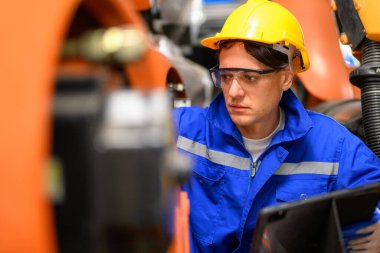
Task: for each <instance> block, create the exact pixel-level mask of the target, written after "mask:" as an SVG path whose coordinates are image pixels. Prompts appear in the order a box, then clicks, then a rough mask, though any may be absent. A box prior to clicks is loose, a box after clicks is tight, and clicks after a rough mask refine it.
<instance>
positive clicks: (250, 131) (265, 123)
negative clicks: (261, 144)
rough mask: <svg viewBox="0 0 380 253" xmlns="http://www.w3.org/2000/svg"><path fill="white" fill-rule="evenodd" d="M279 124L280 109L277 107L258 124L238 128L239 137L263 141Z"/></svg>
mask: <svg viewBox="0 0 380 253" xmlns="http://www.w3.org/2000/svg"><path fill="white" fill-rule="evenodd" d="M279 122H280V108H279V107H278V108H277V109H276V110H275V112H274V113H272V114H270V116H269V117H268V118H266V119H264V120H261V121H260V122H257V123H255V124H254V125H250V126H240V127H238V129H239V131H240V133H241V135H242V136H243V137H245V138H248V139H256V140H259V139H263V138H265V137H267V136H268V135H270V134H271V133H272V132H273V131H274V130H275V129H276V128H277V126H278V124H279Z"/></svg>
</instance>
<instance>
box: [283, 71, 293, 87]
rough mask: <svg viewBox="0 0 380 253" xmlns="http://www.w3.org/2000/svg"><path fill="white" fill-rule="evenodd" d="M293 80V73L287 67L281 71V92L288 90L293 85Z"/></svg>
mask: <svg viewBox="0 0 380 253" xmlns="http://www.w3.org/2000/svg"><path fill="white" fill-rule="evenodd" d="M293 79H294V73H293V71H291V70H290V69H289V67H286V68H285V69H283V70H282V79H281V81H282V83H281V85H282V90H283V91H286V90H288V89H289V88H290V87H291V86H292V84H293Z"/></svg>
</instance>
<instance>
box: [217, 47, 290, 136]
mask: <svg viewBox="0 0 380 253" xmlns="http://www.w3.org/2000/svg"><path fill="white" fill-rule="evenodd" d="M219 68H244V69H259V70H263V69H270V68H269V67H268V66H266V65H264V64H263V63H261V62H259V61H258V60H256V59H255V58H254V57H253V56H251V55H250V54H248V53H247V52H246V50H245V49H244V44H243V43H240V42H238V43H235V44H233V45H232V46H231V47H228V48H223V49H222V50H221V52H220V55H219ZM292 78H293V74H292V72H291V71H289V70H288V69H285V70H280V71H276V72H273V73H270V74H265V75H261V76H260V77H259V78H257V80H255V82H254V84H253V85H244V83H243V82H241V83H239V78H233V80H232V81H231V82H230V84H229V85H222V91H223V95H224V98H225V101H226V106H227V109H228V112H229V114H230V117H231V119H232V121H233V122H234V123H235V124H236V126H237V127H238V129H239V130H240V132H241V133H242V135H243V136H245V137H248V138H256V139H257V138H262V137H265V136H266V134H267V133H263V135H264V136H260V135H261V134H260V133H261V132H263V131H262V129H264V130H265V129H266V127H269V128H273V126H274V125H275V126H277V124H278V117H279V109H278V108H279V107H278V106H279V102H280V99H281V96H282V93H283V91H285V90H287V89H289V88H290V86H291V84H292ZM270 130H274V128H273V129H270ZM269 133H270V132H269ZM269 133H268V134H269Z"/></svg>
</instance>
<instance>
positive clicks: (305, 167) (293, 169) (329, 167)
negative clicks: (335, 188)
mask: <svg viewBox="0 0 380 253" xmlns="http://www.w3.org/2000/svg"><path fill="white" fill-rule="evenodd" d="M338 169H339V164H338V163H329V162H300V163H283V164H281V166H280V168H278V170H277V171H276V172H275V173H274V174H275V175H295V174H320V175H337V174H338Z"/></svg>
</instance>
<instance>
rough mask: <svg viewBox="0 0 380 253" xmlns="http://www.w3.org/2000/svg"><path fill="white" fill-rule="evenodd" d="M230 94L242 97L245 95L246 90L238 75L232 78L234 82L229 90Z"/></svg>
mask: <svg viewBox="0 0 380 253" xmlns="http://www.w3.org/2000/svg"><path fill="white" fill-rule="evenodd" d="M228 94H229V95H230V96H231V97H241V96H243V95H244V90H243V89H242V88H241V86H240V84H239V82H238V80H237V78H236V77H234V78H233V80H232V83H231V85H230V89H229V90H228Z"/></svg>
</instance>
